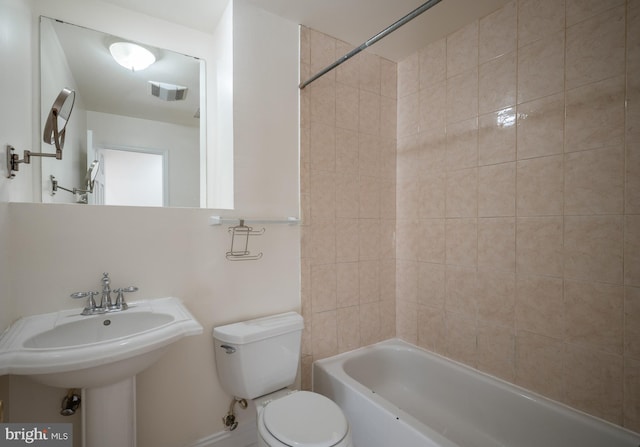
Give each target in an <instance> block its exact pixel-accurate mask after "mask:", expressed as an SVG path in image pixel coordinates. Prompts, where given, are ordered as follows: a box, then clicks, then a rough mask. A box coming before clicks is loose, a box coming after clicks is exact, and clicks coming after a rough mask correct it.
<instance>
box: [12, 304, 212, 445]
mask: <svg viewBox="0 0 640 447" xmlns="http://www.w3.org/2000/svg"><path fill="white" fill-rule="evenodd" d="M202 330H203V329H202V326H201V325H200V323H198V322H197V321H196V319H195V318H194V317H193V316H192V315H191V314H190V313H189V311H188V310H187V309H186V308H185V307H184V305H183V304H182V302H181V301H180V300H179V299H178V298H173V297H170V298H158V299H153V300H144V301H138V302H132V303H129V309H127V310H125V311H121V312H113V313H105V314H100V315H92V316H82V315H80V311H79V310H63V311H60V312H54V313H48V314H41V315H34V316H30V317H25V318H22V319H20V320H18V321H17V322H16V323H14V324H13V325H12V326H11V327H10V328H9V329H8V330H7V331H5V333H4V334H2V336H1V337H0V375H4V374H17V375H26V376H28V377H30V378H31V379H33V380H35V381H37V382H40V383H43V384H45V385H49V386H55V387H60V388H82V389H83V402H82V408H83V425H84V426H83V436H84V442H83V444H84V445H85V446H90V447H101V446H104V447H111V446H115V445H117V446H119V447H134V446H135V376H136V374H138V373H139V372H141V371H143V370H144V369H146V368H147V367H149V366H150V365H151V364H153V363H154V362H155V361H157V360H158V359H159V358H160V357H161V356H162V354H163V352H164V351H165V349H166V348H167V347H168V346H169V345H170V344H172V343H174V342H175V341H177V340H179V339H181V338H183V337H186V336H189V335H197V334H201V333H202ZM116 427H117V428H116Z"/></svg>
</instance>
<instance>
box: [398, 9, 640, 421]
mask: <svg viewBox="0 0 640 447" xmlns="http://www.w3.org/2000/svg"><path fill="white" fill-rule="evenodd" d="M625 101H626V105H625ZM639 123H640V1H638V0H629V1H626V2H625V1H624V0H610V1H606V2H599V1H592V0H566V1H565V0H517V1H513V2H511V3H509V4H507V5H506V6H505V7H503V8H502V9H500V10H498V11H496V12H495V13H493V14H491V15H489V16H487V17H485V18H483V19H481V20H479V21H476V22H473V23H471V24H469V25H468V26H465V27H464V28H462V29H460V30H458V31H456V32H454V33H453V34H451V35H449V36H447V37H446V38H445V39H442V40H440V41H438V42H435V43H431V44H429V45H428V46H427V47H425V48H424V49H423V50H421V51H419V52H417V53H415V54H413V55H412V56H410V57H409V58H407V59H406V60H404V61H402V62H401V63H399V64H398V123H397V124H398V159H397V189H398V195H397V252H396V255H397V268H398V274H397V310H396V311H397V335H398V336H400V337H402V338H404V339H407V340H408V341H411V342H413V343H417V344H418V345H420V346H423V347H425V348H428V349H431V350H434V351H436V352H439V353H441V354H444V355H446V356H448V357H451V358H453V359H455V360H459V361H462V362H464V363H466V364H469V365H471V366H473V367H475V368H478V369H480V370H482V371H486V372H488V373H490V374H494V375H497V376H499V377H502V378H504V379H506V380H508V381H511V382H514V383H516V384H519V385H522V386H524V387H527V388H529V389H532V390H534V391H537V392H540V393H542V394H545V395H548V396H550V397H552V398H555V399H558V400H560V401H563V402H565V403H567V404H569V405H572V406H574V407H577V408H579V409H582V410H584V411H587V412H589V413H591V414H594V415H597V416H600V417H602V418H605V419H607V420H610V421H612V422H614V423H617V424H621V425H625V426H627V427H629V428H631V429H633V430H636V431H638V430H640V385H639V384H640V329H639V328H640V215H639V213H640V125H639Z"/></svg>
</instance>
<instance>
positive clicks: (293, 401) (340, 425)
mask: <svg viewBox="0 0 640 447" xmlns="http://www.w3.org/2000/svg"><path fill="white" fill-rule="evenodd" d="M261 419H262V421H263V423H264V427H265V428H266V430H267V431H268V432H269V434H271V436H273V437H274V438H275V439H277V440H278V441H279V442H281V443H282V444H284V445H286V446H304V447H332V446H335V445H336V444H338V443H340V441H342V440H343V439H344V438H345V436H346V435H347V432H348V431H349V424H348V422H347V419H346V418H345V416H344V414H343V413H342V410H341V409H340V407H338V406H337V405H336V404H335V403H334V402H333V401H331V400H330V399H328V398H327V397H325V396H322V395H320V394H317V393H312V392H309V391H298V392H295V393H291V394H289V395H287V396H285V397H282V398H279V399H276V400H273V401H271V402H269V403H268V404H266V405H265V407H264V408H263V410H262V418H261Z"/></svg>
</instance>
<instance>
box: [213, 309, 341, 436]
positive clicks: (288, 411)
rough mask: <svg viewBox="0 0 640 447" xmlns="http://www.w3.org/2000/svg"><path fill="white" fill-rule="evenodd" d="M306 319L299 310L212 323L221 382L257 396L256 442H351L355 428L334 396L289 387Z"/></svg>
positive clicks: (242, 394) (242, 395)
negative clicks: (335, 401)
mask: <svg viewBox="0 0 640 447" xmlns="http://www.w3.org/2000/svg"><path fill="white" fill-rule="evenodd" d="M303 327H304V322H303V320H302V317H301V316H300V315H298V314H297V313H295V312H288V313H284V314H279V315H273V316H270V317H264V318H258V319H255V320H249V321H242V322H240V323H234V324H229V325H226V326H219V327H216V328H214V329H213V338H214V342H215V356H216V368H217V370H218V377H219V379H220V383H221V384H222V387H223V388H224V389H225V390H226V391H227V392H228V393H230V394H232V395H233V396H235V397H237V398H243V399H254V400H255V403H256V408H257V410H258V445H259V446H267V447H286V446H296V447H353V443H352V441H351V429H350V427H349V423H348V421H347V419H346V418H345V416H344V413H343V412H342V410H341V409H340V407H338V406H337V405H336V404H335V403H334V402H333V401H331V400H330V399H328V398H326V397H325V396H322V395H320V394H317V393H312V392H309V391H290V390H288V389H287V388H286V387H288V386H290V385H292V384H293V383H294V382H295V378H296V374H297V371H298V363H299V361H300V341H301V338H302V329H303Z"/></svg>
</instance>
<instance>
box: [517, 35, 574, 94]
mask: <svg viewBox="0 0 640 447" xmlns="http://www.w3.org/2000/svg"><path fill="white" fill-rule="evenodd" d="M563 90H564V31H563V32H560V33H554V34H551V35H548V36H547V37H545V38H544V39H541V40H538V41H535V42H533V43H531V44H529V45H526V46H524V47H521V48H520V49H519V50H518V104H521V103H523V102H527V101H532V100H534V99H540V98H542V97H543V96H548V95H552V94H554V93H559V92H561V91H563Z"/></svg>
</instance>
